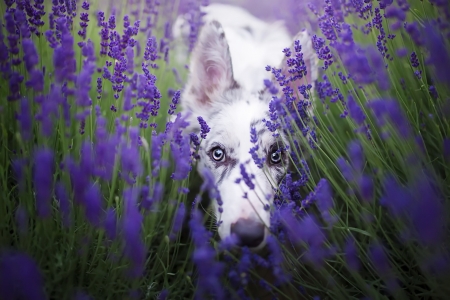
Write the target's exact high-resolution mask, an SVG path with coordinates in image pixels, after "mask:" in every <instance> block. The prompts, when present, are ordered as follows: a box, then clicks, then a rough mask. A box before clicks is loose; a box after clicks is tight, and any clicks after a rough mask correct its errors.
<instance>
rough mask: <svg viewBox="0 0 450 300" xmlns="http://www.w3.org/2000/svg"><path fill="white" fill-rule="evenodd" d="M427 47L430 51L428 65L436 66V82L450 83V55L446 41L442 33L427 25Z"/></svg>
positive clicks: (425, 38) (425, 31)
mask: <svg viewBox="0 0 450 300" xmlns="http://www.w3.org/2000/svg"><path fill="white" fill-rule="evenodd" d="M424 33H425V34H424V40H425V47H426V49H427V50H428V51H429V54H430V55H429V57H428V59H427V63H429V64H431V65H433V66H434V68H435V71H436V75H437V76H436V80H437V81H440V82H442V83H446V84H448V83H450V74H449V72H448V70H449V68H450V54H449V53H448V50H447V49H448V47H447V46H446V44H448V43H446V42H445V39H444V38H443V37H442V33H441V31H439V30H438V29H437V28H435V27H434V26H432V25H431V24H427V25H426V26H425V29H424Z"/></svg>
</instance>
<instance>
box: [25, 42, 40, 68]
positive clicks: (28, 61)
mask: <svg viewBox="0 0 450 300" xmlns="http://www.w3.org/2000/svg"><path fill="white" fill-rule="evenodd" d="M22 48H23V54H24V55H23V58H24V62H25V68H26V69H27V71H28V72H31V71H32V70H33V69H34V67H35V66H36V65H37V64H38V63H39V56H38V53H37V51H36V46H35V45H34V43H33V41H32V40H31V39H23V40H22Z"/></svg>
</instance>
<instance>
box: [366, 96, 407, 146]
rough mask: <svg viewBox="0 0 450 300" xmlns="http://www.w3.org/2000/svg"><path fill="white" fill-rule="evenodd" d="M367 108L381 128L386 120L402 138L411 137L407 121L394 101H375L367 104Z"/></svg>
mask: <svg viewBox="0 0 450 300" xmlns="http://www.w3.org/2000/svg"><path fill="white" fill-rule="evenodd" d="M367 106H368V107H369V108H371V109H372V111H373V112H374V114H375V116H376V118H377V121H378V125H379V126H383V125H384V123H385V119H386V118H388V119H389V121H390V122H391V124H392V125H394V126H395V128H396V129H397V130H398V132H399V134H400V136H401V137H402V138H408V137H409V136H410V135H411V128H410V125H409V122H408V119H407V118H406V116H405V114H404V112H403V111H402V109H401V107H400V104H399V103H398V102H397V101H396V100H393V99H386V100H384V99H375V100H372V101H370V102H369V103H367Z"/></svg>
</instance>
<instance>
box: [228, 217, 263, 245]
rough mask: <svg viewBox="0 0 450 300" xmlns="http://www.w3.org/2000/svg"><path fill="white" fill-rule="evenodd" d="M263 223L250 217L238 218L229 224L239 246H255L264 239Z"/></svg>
mask: <svg viewBox="0 0 450 300" xmlns="http://www.w3.org/2000/svg"><path fill="white" fill-rule="evenodd" d="M264 229H265V228H264V224H263V223H261V222H259V221H257V220H252V219H239V220H237V222H236V223H233V224H231V234H235V235H236V237H237V239H238V241H237V244H238V245H239V246H241V247H244V246H247V247H250V248H253V247H257V246H259V244H261V243H262V241H263V240H264V234H265V230H264Z"/></svg>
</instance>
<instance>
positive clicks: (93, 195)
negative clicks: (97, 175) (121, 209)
mask: <svg viewBox="0 0 450 300" xmlns="http://www.w3.org/2000/svg"><path fill="white" fill-rule="evenodd" d="M102 203H103V199H102V193H101V191H100V187H99V186H98V184H96V183H94V184H90V187H89V188H88V189H87V190H86V192H85V194H84V201H83V205H84V212H85V215H86V218H87V220H88V221H89V223H91V224H92V225H93V226H94V227H98V226H100V224H101V221H102V214H103V208H102V207H103V205H102Z"/></svg>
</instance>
